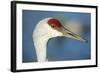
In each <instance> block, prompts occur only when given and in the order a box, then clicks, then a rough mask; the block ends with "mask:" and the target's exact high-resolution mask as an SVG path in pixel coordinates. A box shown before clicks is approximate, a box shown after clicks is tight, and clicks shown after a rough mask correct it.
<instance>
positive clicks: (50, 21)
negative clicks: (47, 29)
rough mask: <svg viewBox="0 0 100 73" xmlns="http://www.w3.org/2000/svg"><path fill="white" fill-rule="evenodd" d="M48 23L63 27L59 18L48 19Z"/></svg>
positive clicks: (52, 25)
mask: <svg viewBox="0 0 100 73" xmlns="http://www.w3.org/2000/svg"><path fill="white" fill-rule="evenodd" d="M48 24H49V25H50V26H51V27H55V28H60V27H62V25H61V23H60V22H59V21H58V20H57V19H50V20H48Z"/></svg>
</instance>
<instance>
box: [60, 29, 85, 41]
mask: <svg viewBox="0 0 100 73" xmlns="http://www.w3.org/2000/svg"><path fill="white" fill-rule="evenodd" d="M61 32H62V33H63V35H64V36H65V37H68V38H71V39H75V40H79V41H82V42H86V40H85V39H83V38H82V37H81V36H80V35H78V34H76V33H74V32H72V31H70V30H68V29H67V28H65V27H62V30H61Z"/></svg>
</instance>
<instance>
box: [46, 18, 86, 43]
mask: <svg viewBox="0 0 100 73" xmlns="http://www.w3.org/2000/svg"><path fill="white" fill-rule="evenodd" d="M47 23H48V25H49V26H50V27H51V28H52V29H53V30H56V31H58V32H60V33H61V34H62V36H65V37H67V38H71V39H76V40H79V41H83V42H85V41H86V40H84V39H83V38H82V37H81V36H80V35H78V34H76V33H74V32H72V31H70V30H69V29H68V28H65V27H64V26H63V25H62V24H61V22H60V21H59V20H58V19H53V18H52V19H49V20H48V22H47Z"/></svg>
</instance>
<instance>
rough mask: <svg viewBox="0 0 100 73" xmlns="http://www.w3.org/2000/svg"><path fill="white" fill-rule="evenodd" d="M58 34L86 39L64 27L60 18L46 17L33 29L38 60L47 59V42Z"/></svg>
mask: <svg viewBox="0 0 100 73" xmlns="http://www.w3.org/2000/svg"><path fill="white" fill-rule="evenodd" d="M58 36H64V37H67V38H72V39H76V40H80V41H85V40H84V39H83V38H81V37H80V36H79V35H77V34H75V33H73V32H72V31H70V30H69V29H67V28H66V27H64V26H63V25H62V24H61V22H60V21H59V20H58V19H55V18H52V17H50V18H45V19H43V20H41V21H39V22H38V24H37V25H36V27H35V29H34V31H33V42H34V46H35V50H36V56H37V61H38V62H46V61H47V58H46V57H47V53H46V52H47V42H48V40H49V39H51V38H53V37H58Z"/></svg>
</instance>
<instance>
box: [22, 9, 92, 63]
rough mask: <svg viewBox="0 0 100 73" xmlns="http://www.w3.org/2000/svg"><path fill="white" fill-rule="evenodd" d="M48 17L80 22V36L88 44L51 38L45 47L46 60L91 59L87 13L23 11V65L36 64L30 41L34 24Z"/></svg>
mask: <svg viewBox="0 0 100 73" xmlns="http://www.w3.org/2000/svg"><path fill="white" fill-rule="evenodd" d="M48 17H54V18H59V19H60V20H62V23H64V21H70V20H71V21H73V20H78V21H81V22H82V26H83V28H84V31H83V33H82V34H81V35H82V36H83V37H85V39H86V40H87V41H88V42H84V43H82V42H80V41H77V40H72V39H69V38H65V37H57V38H53V39H51V40H50V41H49V43H48V47H47V58H48V60H49V61H64V60H66V61H67V60H86V59H91V52H90V51H91V47H90V46H91V44H90V42H91V39H90V38H91V36H90V35H91V31H90V24H91V23H90V22H91V21H90V19H91V15H90V14H89V13H76V12H51V11H34V10H23V12H22V26H23V28H22V38H23V39H22V44H23V45H22V60H23V63H28V62H36V61H37V57H36V52H35V47H34V43H33V39H32V34H33V31H34V28H35V26H36V24H37V23H38V22H39V21H40V20H42V19H44V18H48Z"/></svg>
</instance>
